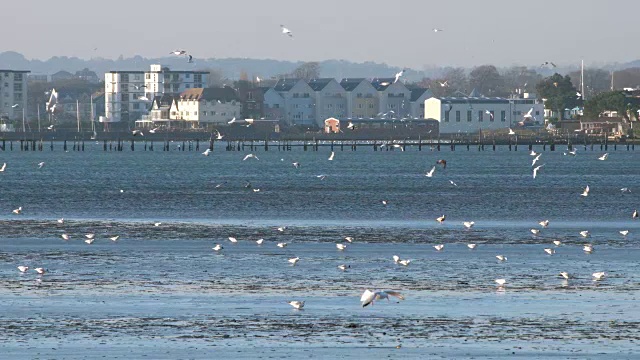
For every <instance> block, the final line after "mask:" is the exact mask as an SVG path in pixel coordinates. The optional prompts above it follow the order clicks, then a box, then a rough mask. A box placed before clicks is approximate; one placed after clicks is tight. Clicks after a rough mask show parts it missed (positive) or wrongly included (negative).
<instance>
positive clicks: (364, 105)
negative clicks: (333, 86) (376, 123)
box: [340, 78, 380, 119]
mask: <svg viewBox="0 0 640 360" xmlns="http://www.w3.org/2000/svg"><path fill="white" fill-rule="evenodd" d="M340 86H342V88H343V89H344V91H345V93H346V95H345V96H346V99H347V114H346V117H347V118H352V119H372V118H374V117H376V116H377V114H378V112H379V111H378V109H379V107H380V106H379V102H380V101H379V99H378V91H377V90H376V88H374V87H373V85H371V82H370V81H368V80H367V79H364V78H350V79H342V80H341V81H340Z"/></svg>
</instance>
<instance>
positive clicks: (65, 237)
mask: <svg viewBox="0 0 640 360" xmlns="http://www.w3.org/2000/svg"><path fill="white" fill-rule="evenodd" d="M60 236H61V237H62V240H69V235H68V234H62V235H60Z"/></svg>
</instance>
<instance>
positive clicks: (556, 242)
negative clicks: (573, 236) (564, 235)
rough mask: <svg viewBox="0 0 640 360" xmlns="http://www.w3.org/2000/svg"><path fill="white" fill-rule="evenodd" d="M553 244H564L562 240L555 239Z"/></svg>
mask: <svg viewBox="0 0 640 360" xmlns="http://www.w3.org/2000/svg"><path fill="white" fill-rule="evenodd" d="M553 245H555V246H560V245H562V242H560V240H553Z"/></svg>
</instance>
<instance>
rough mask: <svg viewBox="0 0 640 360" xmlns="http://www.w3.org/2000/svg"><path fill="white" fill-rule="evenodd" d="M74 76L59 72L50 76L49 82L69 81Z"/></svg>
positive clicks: (66, 72) (62, 71)
mask: <svg viewBox="0 0 640 360" xmlns="http://www.w3.org/2000/svg"><path fill="white" fill-rule="evenodd" d="M73 78H74V75H73V74H72V73H70V72H68V71H64V70H60V71H58V72H57V73H55V74H53V75H51V81H52V82H53V81H61V80H71V79H73Z"/></svg>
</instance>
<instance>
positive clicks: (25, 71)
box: [0, 69, 31, 73]
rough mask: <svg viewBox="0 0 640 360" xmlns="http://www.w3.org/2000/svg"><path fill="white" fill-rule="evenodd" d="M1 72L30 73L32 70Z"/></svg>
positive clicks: (2, 70)
mask: <svg viewBox="0 0 640 360" xmlns="http://www.w3.org/2000/svg"><path fill="white" fill-rule="evenodd" d="M0 72H14V73H30V72H31V70H5V69H0Z"/></svg>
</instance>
